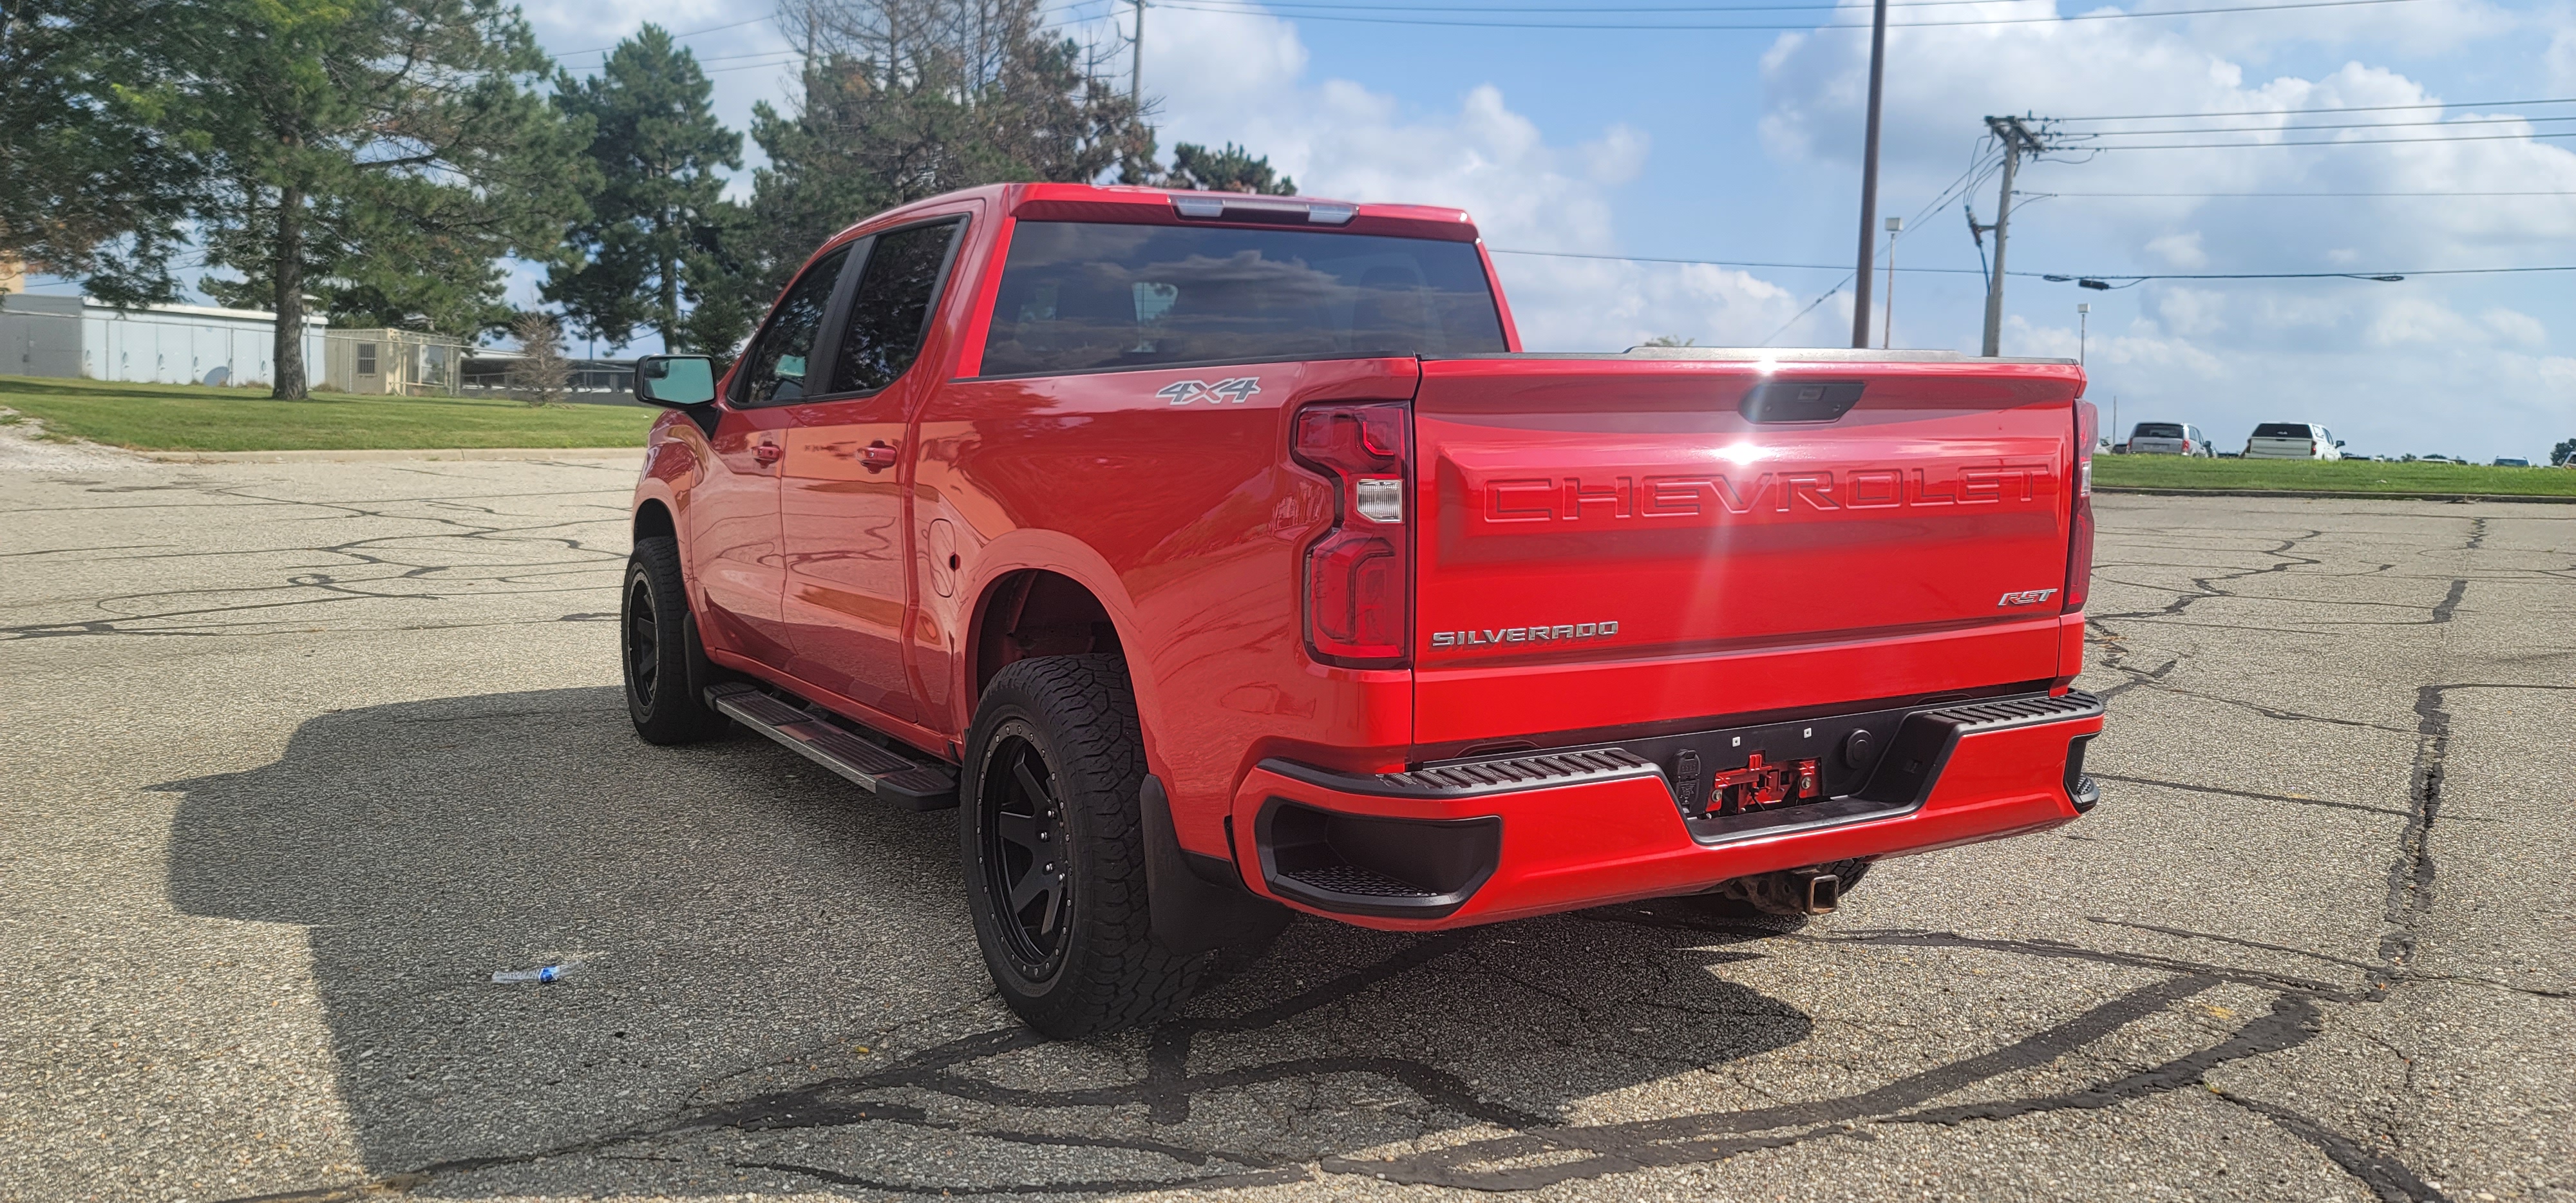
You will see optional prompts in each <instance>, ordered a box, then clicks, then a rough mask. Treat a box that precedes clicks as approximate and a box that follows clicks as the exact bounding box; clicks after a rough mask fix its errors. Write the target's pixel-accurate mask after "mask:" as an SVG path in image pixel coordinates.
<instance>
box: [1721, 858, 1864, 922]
mask: <svg viewBox="0 0 2576 1203" xmlns="http://www.w3.org/2000/svg"><path fill="white" fill-rule="evenodd" d="M1869 866H1870V862H1869V861H1866V860H1838V861H1830V862H1827V863H1825V864H1822V865H1818V866H1816V867H1817V868H1819V869H1822V870H1824V871H1825V872H1828V873H1831V874H1833V875H1834V876H1836V877H1839V878H1841V879H1842V884H1841V885H1840V886H1838V887H1837V892H1838V893H1841V894H1846V895H1848V894H1850V893H1851V892H1852V889H1853V887H1855V886H1858V885H1859V884H1860V879H1861V876H1862V875H1863V874H1865V873H1868V872H1869ZM1735 887H1736V883H1735V882H1731V881H1730V882H1727V883H1726V884H1725V885H1722V886H1720V887H1718V888H1717V889H1715V890H1712V891H1710V892H1709V893H1706V894H1692V895H1689V896H1687V897H1685V898H1683V899H1682V901H1683V902H1686V903H1688V904H1690V907H1691V909H1693V910H1695V911H1698V912H1699V913H1700V914H1702V915H1706V916H1708V917H1709V918H1712V919H1765V920H1770V921H1772V922H1775V923H1776V922H1781V921H1789V922H1795V923H1803V922H1805V921H1806V920H1807V919H1809V918H1812V916H1808V915H1788V914H1782V913H1780V912H1778V911H1766V910H1763V909H1762V908H1761V907H1758V906H1755V905H1753V901H1752V900H1751V899H1750V898H1748V897H1746V896H1745V893H1744V891H1743V890H1742V889H1739V888H1735Z"/></svg>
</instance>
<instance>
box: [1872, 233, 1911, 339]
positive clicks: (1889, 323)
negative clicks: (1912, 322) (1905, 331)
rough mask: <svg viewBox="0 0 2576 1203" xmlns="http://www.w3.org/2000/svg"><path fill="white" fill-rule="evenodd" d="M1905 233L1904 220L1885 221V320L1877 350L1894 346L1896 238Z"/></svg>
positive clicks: (1879, 329) (1879, 330) (1879, 331)
mask: <svg viewBox="0 0 2576 1203" xmlns="http://www.w3.org/2000/svg"><path fill="white" fill-rule="evenodd" d="M1904 232H1905V219H1904V218H1902V217H1891V218H1888V219H1887V318H1886V320H1885V321H1883V322H1882V323H1880V325H1879V327H1878V349H1879V350H1882V351H1884V350H1886V349H1888V348H1889V347H1892V346H1895V345H1896V236H1897V235H1899V234H1902V233H1904Z"/></svg>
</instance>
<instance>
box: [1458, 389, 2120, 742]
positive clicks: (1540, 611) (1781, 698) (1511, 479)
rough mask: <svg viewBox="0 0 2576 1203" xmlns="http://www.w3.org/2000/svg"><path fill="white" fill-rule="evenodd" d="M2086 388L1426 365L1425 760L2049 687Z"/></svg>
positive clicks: (2057, 643)
mask: <svg viewBox="0 0 2576 1203" xmlns="http://www.w3.org/2000/svg"><path fill="white" fill-rule="evenodd" d="M2081 383H2082V376H2081V374H2080V372H2079V371H2078V370H2077V369H2076V368H2074V367H2073V366H2072V365H2061V364H2056V363H2014V362H1999V361H1994V360H1985V361H1977V360H1958V359H1947V360H1934V361H1926V362H1903V361H1895V362H1891V361H1888V360H1881V359H1867V360H1858V361H1838V360H1836V359H1827V360H1824V361H1821V362H1797V361H1795V360H1793V359H1790V358H1788V357H1787V356H1784V357H1783V358H1782V360H1780V361H1778V362H1776V363H1775V362H1770V361H1764V360H1757V359H1751V358H1744V359H1732V360H1729V359H1717V360H1682V361H1660V360H1651V359H1641V358H1634V357H1627V356H1603V357H1537V356H1530V357H1512V358H1494V359H1470V360H1433V361H1429V362H1426V363H1425V364H1424V372H1423V379H1422V385H1421V390H1420V392H1419V393H1418V394H1417V396H1416V399H1415V403H1414V438H1415V446H1416V448H1417V449H1418V450H1417V452H1416V462H1417V465H1418V471H1417V480H1418V481H1419V487H1418V489H1417V493H1418V498H1419V499H1418V503H1417V505H1418V508H1417V510H1416V513H1417V514H1418V515H1419V523H1418V525H1417V527H1416V531H1417V535H1416V538H1417V555H1416V556H1415V564H1416V565H1417V567H1416V569H1415V571H1416V572H1417V573H1418V574H1419V576H1418V579H1417V588H1416V591H1415V598H1416V602H1415V610H1414V622H1415V641H1414V648H1415V651H1416V657H1417V658H1416V666H1417V668H1416V674H1415V682H1416V686H1415V687H1416V692H1417V703H1418V704H1417V705H1416V707H1415V714H1416V715H1417V718H1416V728H1415V742H1416V744H1417V750H1418V752H1419V753H1420V754H1421V755H1422V756H1424V757H1426V758H1430V757H1438V756H1442V755H1456V754H1459V753H1460V752H1462V751H1463V750H1465V749H1466V748H1469V747H1481V746H1485V745H1488V744H1493V743H1498V742H1502V741H1509V740H1512V739H1515V738H1524V739H1529V740H1530V741H1531V742H1534V743H1539V744H1542V745H1545V744H1547V743H1549V742H1550V740H1549V739H1548V738H1547V737H1551V736H1554V737H1566V736H1579V734H1580V733H1583V732H1587V731H1608V730H1612V729H1619V730H1630V731H1633V730H1636V729H1638V728H1639V727H1641V726H1647V727H1652V726H1660V725H1664V724H1685V723H1692V722H1696V721H1699V720H1705V719H1710V718H1719V717H1732V716H1746V715H1754V714H1773V713H1793V712H1797V711H1802V710H1806V711H1814V710H1828V709H1832V708H1834V707H1837V706H1840V705H1843V704H1847V703H1860V702H1865V701H1872V700H1878V699H1892V698H1909V697H1923V696H1930V695H1938V694H1945V693H1958V692H1967V691H1974V690H1979V689H1983V688H1987V687H1992V686H1999V685H2006V684H2027V683H2029V682H2034V681H2045V680H2048V679H2050V678H2052V677H2053V676H2055V675H2057V672H2058V656H2059V647H2060V636H2059V626H2060V623H2059V617H2058V615H2059V609H2060V607H2059V604H2058V600H2057V599H2058V594H2057V592H2056V591H2057V590H2058V589H2060V588H2061V587H2062V586H2063V584H2064V582H2065V576H2066V567H2067V558H2068V538H2069V534H2070V522H2071V518H2070V514H2069V504H2070V499H2071V498H2070V494H2071V491H2072V473H2073V471H2074V462H2075V444H2074V430H2075V427H2074V408H2073V407H2074V400H2075V397H2076V396H2077V394H2078V393H2079V391H2080V389H2081ZM1809 385H1821V386H1824V390H1825V391H1824V392H1822V393H1821V394H1819V393H1818V392H1816V391H1813V390H1805V391H1802V386H1809ZM1748 393H1753V394H1755V398H1754V399H1753V400H1752V401H1751V402H1749V403H1748V400H1747V397H1748ZM1855 394H1856V395H1857V401H1856V402H1855V403H1853V404H1851V405H1850V407H1849V409H1848V411H1847V412H1842V413H1840V415H1839V416H1831V415H1830V413H1829V411H1831V410H1833V409H1835V408H1837V407H1838V406H1837V402H1838V401H1839V400H1842V399H1848V398H1850V397H1852V396H1853V395H1855ZM1802 397H1803V398H1804V399H1805V400H1804V401H1803V402H1802V401H1801V400H1800V398H1802ZM1819 397H1821V398H1822V399H1821V400H1818V398H1819ZM1802 404H1803V405H1805V406H1806V408H1797V407H1798V406H1800V405H1802ZM1740 407H1743V409H1742V411H1741V412H1740ZM1748 413H1750V414H1753V415H1756V416H1761V417H1765V418H1777V417H1781V416H1783V415H1784V414H1785V415H1787V416H1790V417H1794V418H1799V419H1803V420H1763V421H1756V420H1754V417H1751V416H1747V415H1748ZM2042 591H2045V592H2042ZM1558 742H1563V740H1562V739H1561V738H1560V739H1559V740H1558Z"/></svg>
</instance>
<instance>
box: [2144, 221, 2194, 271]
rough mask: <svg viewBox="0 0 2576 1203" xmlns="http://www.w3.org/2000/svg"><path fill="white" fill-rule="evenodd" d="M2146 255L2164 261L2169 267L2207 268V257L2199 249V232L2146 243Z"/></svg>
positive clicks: (2165, 237) (2169, 236)
mask: <svg viewBox="0 0 2576 1203" xmlns="http://www.w3.org/2000/svg"><path fill="white" fill-rule="evenodd" d="M2147 253H2148V254H2151V255H2154V256H2156V257H2157V258H2160V259H2162V260H2164V261H2165V264H2166V265H2167V266H2169V267H2180V268H2195V267H2207V266H2209V256H2208V254H2207V253H2205V252H2203V251H2202V250H2201V249H2200V231H2198V230H2193V231H2192V232H2190V233H2188V234H2167V235H2165V236H2164V237H2162V238H2157V239H2152V240H2150V241H2148V243H2147Z"/></svg>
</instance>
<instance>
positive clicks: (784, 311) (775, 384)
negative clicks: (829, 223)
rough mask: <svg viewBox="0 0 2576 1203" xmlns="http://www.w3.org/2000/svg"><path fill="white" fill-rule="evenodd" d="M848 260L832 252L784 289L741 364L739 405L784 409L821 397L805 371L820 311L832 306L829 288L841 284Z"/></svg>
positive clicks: (820, 319)
mask: <svg viewBox="0 0 2576 1203" xmlns="http://www.w3.org/2000/svg"><path fill="white" fill-rule="evenodd" d="M848 258H849V248H848V247H842V248H840V249H838V250H835V251H833V252H832V253H831V254H828V255H825V256H823V257H822V258H821V259H819V260H816V261H815V263H814V265H813V266H812V267H809V268H806V269H805V274H804V275H801V276H798V277H797V278H796V282H795V283H794V284H790V285H788V286H787V295H785V296H783V297H780V298H779V299H778V308H777V310H776V311H775V312H772V313H771V314H770V315H769V324H768V325H767V326H764V327H762V328H761V331H760V338H759V340H758V341H757V342H754V343H753V344H752V348H751V354H750V356H749V357H748V358H747V359H746V361H745V362H744V364H743V368H742V374H743V384H742V393H741V394H740V403H741V404H744V405H785V404H787V403H789V402H791V401H796V400H799V399H801V398H803V397H804V396H805V395H806V394H807V393H808V392H819V391H820V390H819V389H809V388H808V387H807V386H806V380H805V371H806V365H807V364H808V363H810V362H811V361H812V359H813V357H814V351H815V341H816V340H815V335H817V334H820V333H821V332H822V329H823V311H824V309H826V308H828V307H829V306H830V305H831V303H832V286H833V285H834V284H837V283H839V282H840V279H841V264H842V262H843V261H844V260H846V259H848Z"/></svg>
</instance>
